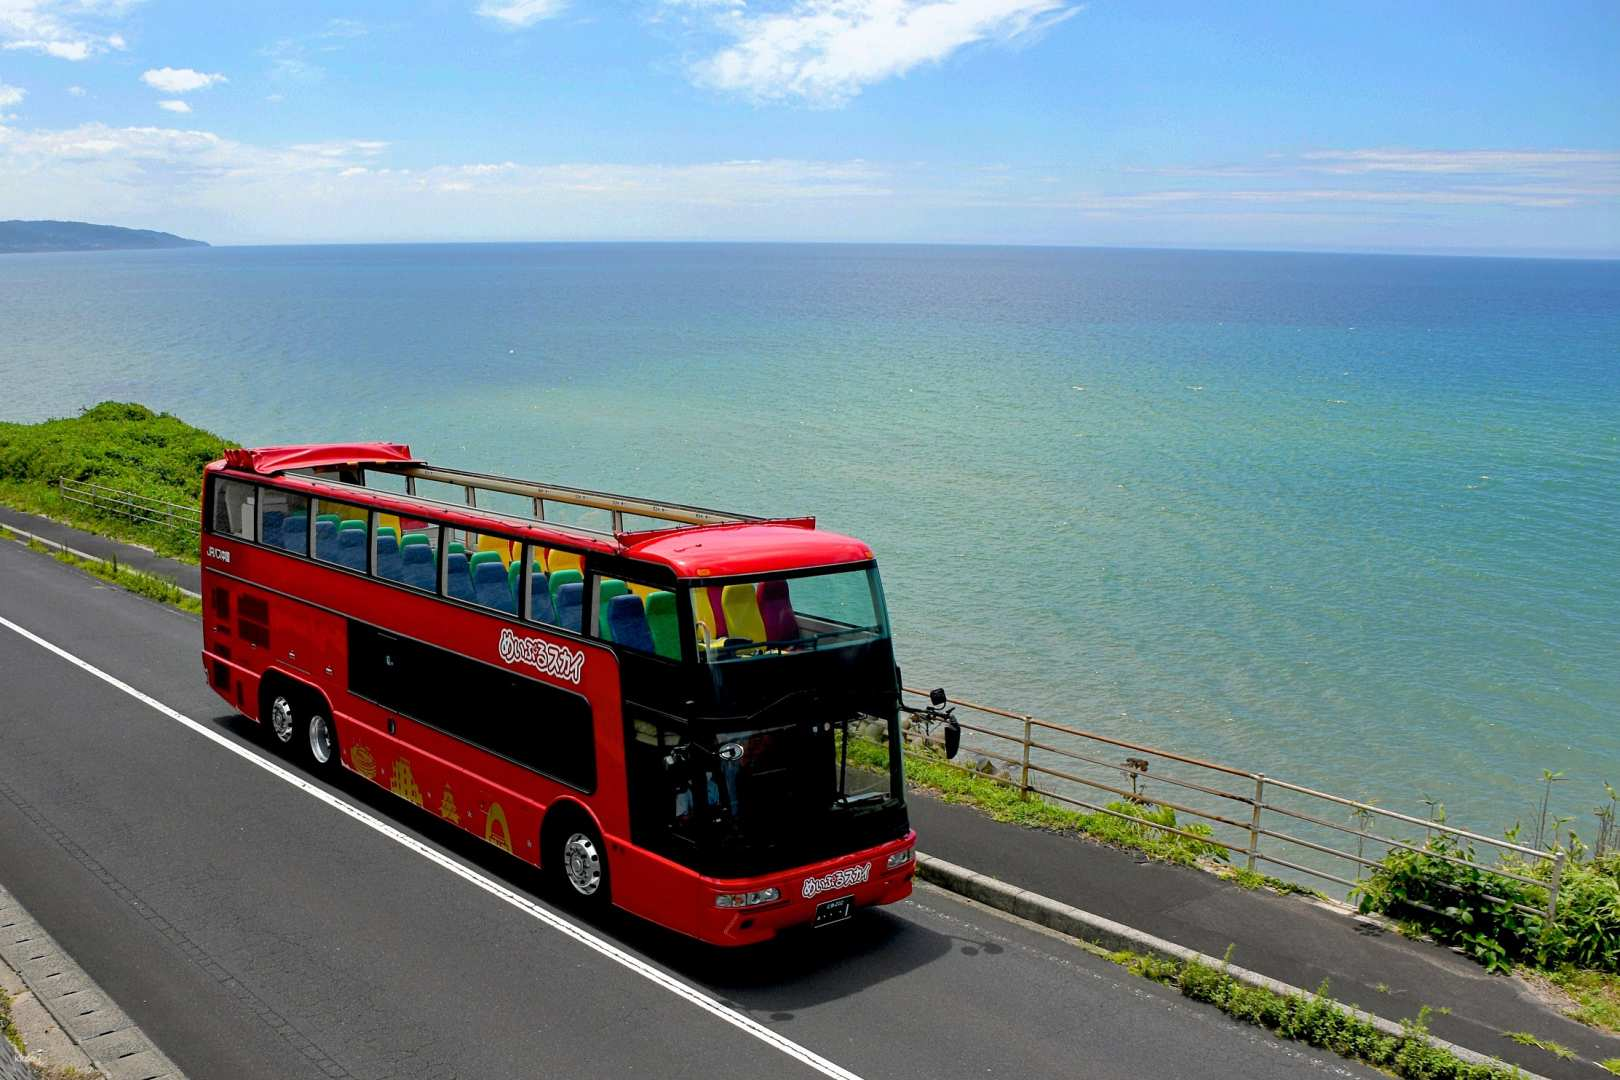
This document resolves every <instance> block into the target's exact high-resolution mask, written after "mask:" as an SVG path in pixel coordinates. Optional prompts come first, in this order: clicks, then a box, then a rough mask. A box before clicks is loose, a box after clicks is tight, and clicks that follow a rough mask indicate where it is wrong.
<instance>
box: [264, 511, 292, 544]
mask: <svg viewBox="0 0 1620 1080" xmlns="http://www.w3.org/2000/svg"><path fill="white" fill-rule="evenodd" d="M286 520H287V514H286V511H284V510H266V511H265V512H264V520H263V521H261V522H260V523H259V539H261V540H263V541H264V542H265V543H267V544H270V545H272V546H274V547H280V546H281V526H282V523H283V522H284V521H286Z"/></svg>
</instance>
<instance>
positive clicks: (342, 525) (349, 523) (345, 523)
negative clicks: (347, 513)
mask: <svg viewBox="0 0 1620 1080" xmlns="http://www.w3.org/2000/svg"><path fill="white" fill-rule="evenodd" d="M344 529H359V530H360V531H361V532H365V531H366V523H365V522H364V521H361V520H360V519H359V518H344V519H343V520H342V521H340V522H338V532H342V531H343V530H344Z"/></svg>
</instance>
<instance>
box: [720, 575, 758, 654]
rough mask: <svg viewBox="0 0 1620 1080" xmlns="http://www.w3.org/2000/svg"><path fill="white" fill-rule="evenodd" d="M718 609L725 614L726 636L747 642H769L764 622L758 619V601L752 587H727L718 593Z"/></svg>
mask: <svg viewBox="0 0 1620 1080" xmlns="http://www.w3.org/2000/svg"><path fill="white" fill-rule="evenodd" d="M720 607H721V609H722V610H724V611H725V613H726V636H727V637H731V638H738V637H740V638H747V639H748V640H749V641H769V640H770V639H769V638H768V637H767V636H766V635H765V620H763V619H761V618H760V617H759V601H758V600H757V599H756V598H755V597H754V587H753V586H752V585H727V586H726V587H725V588H724V589H723V590H721V592H720Z"/></svg>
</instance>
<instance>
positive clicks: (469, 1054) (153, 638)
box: [0, 543, 1377, 1080]
mask: <svg viewBox="0 0 1620 1080" xmlns="http://www.w3.org/2000/svg"><path fill="white" fill-rule="evenodd" d="M0 616H3V617H4V618H5V619H7V620H9V621H10V622H12V623H15V624H17V625H18V626H20V627H22V628H25V629H26V630H28V631H30V632H32V633H33V634H35V635H37V636H38V637H40V638H43V639H45V640H46V641H48V642H51V643H53V644H54V645H56V646H58V647H59V648H60V649H62V650H65V651H66V652H68V653H70V654H72V655H74V656H77V657H78V658H80V659H81V660H83V661H84V662H86V663H88V664H90V665H93V666H95V667H96V668H99V669H100V670H102V671H103V672H106V673H108V674H109V675H111V676H113V677H115V678H116V679H118V680H122V681H123V682H124V683H126V684H128V685H129V686H130V687H131V688H133V689H135V690H137V691H140V692H142V693H144V694H146V695H149V696H150V697H151V698H152V699H155V701H157V702H159V703H161V704H162V705H165V706H167V707H168V708H169V709H172V710H174V711H175V712H177V713H179V714H181V715H183V716H184V717H186V718H190V719H191V720H194V721H196V722H197V723H198V724H200V725H201V728H202V729H203V731H198V730H194V729H193V728H192V727H190V726H188V725H187V724H186V723H184V722H183V721H182V720H179V719H176V718H175V717H174V716H172V715H168V714H166V713H165V712H163V711H160V710H159V709H158V708H155V707H154V706H153V705H152V704H151V703H148V702H143V701H141V700H139V699H138V698H136V697H134V696H132V695H131V694H129V693H127V692H125V691H124V690H121V689H119V688H117V687H115V686H112V685H109V683H107V682H106V681H104V680H102V679H100V678H98V677H96V676H95V675H94V674H92V673H91V672H89V671H87V670H84V669H83V668H82V667H80V666H76V665H75V664H73V663H72V662H71V661H69V660H67V659H65V658H63V657H62V656H60V655H57V654H55V653H53V652H51V651H48V650H47V649H45V648H44V647H42V646H41V645H39V644H37V643H35V642H33V641H31V640H29V639H28V638H27V637H25V636H23V635H21V634H19V633H17V632H16V631H15V630H13V629H11V628H9V627H6V626H4V625H0V881H3V882H4V883H5V885H6V886H7V887H8V888H10V889H11V890H12V891H13V892H14V893H15V894H16V895H17V897H18V899H20V900H21V901H22V903H23V904H24V905H25V906H27V907H28V908H29V909H30V911H32V913H33V914H34V915H35V916H36V917H37V918H38V919H39V920H40V921H41V922H42V923H43V924H44V925H45V926H46V927H47V928H48V929H49V930H50V931H51V932H52V933H53V934H54V935H55V936H56V938H57V940H58V941H59V942H60V943H61V944H62V945H63V947H64V948H66V949H67V950H68V951H69V952H70V953H72V954H73V955H74V957H75V958H76V959H77V960H78V961H79V962H80V963H81V964H82V965H83V966H84V967H85V969H86V970H87V971H88V972H89V973H90V975H91V976H92V977H93V978H95V979H96V980H97V981H99V982H100V983H101V985H102V987H103V988H104V989H106V990H107V991H108V992H109V993H111V994H112V995H113V997H114V998H115V999H116V1000H117V1001H118V1002H119V1004H120V1005H121V1006H122V1007H123V1008H124V1009H125V1010H126V1011H128V1012H129V1013H130V1014H131V1016H133V1017H134V1018H135V1020H136V1021H137V1022H138V1023H140V1024H141V1025H142V1026H143V1027H144V1028H145V1029H146V1031H147V1033H148V1034H149V1035H150V1036H151V1037H152V1038H153V1040H154V1041H155V1042H156V1043H157V1044H158V1045H159V1046H160V1047H161V1048H162V1049H163V1050H164V1051H165V1052H166V1053H167V1054H168V1055H169V1056H170V1057H172V1058H173V1059H174V1060H175V1062H176V1063H177V1064H179V1065H180V1067H181V1068H183V1069H184V1070H186V1072H187V1073H188V1074H189V1075H190V1076H191V1077H193V1080H212V1078H216V1077H218V1078H230V1080H253V1078H265V1080H293V1078H299V1077H357V1078H366V1080H371V1078H380V1077H396V1076H397V1077H416V1076H422V1077H440V1076H443V1077H452V1076H456V1077H464V1078H478V1080H495V1078H501V1077H548V1078H550V1077H574V1076H578V1077H593V1078H596V1077H618V1076H654V1077H660V1078H663V1077H704V1078H710V1077H712V1078H729V1077H738V1078H749V1080H758V1078H760V1077H777V1076H787V1077H817V1076H829V1075H830V1076H846V1077H847V1076H849V1075H855V1076H859V1077H864V1078H867V1080H876V1078H880V1077H881V1078H890V1077H893V1078H900V1077H919V1078H930V1080H931V1078H939V1077H995V1076H1016V1077H1031V1076H1053V1077H1119V1078H1121V1080H1125V1078H1129V1080H1141V1078H1143V1077H1153V1078H1173V1077H1245V1078H1255V1080H1265V1078H1270V1077H1277V1078H1283V1077H1300V1076H1361V1077H1373V1076H1376V1075H1377V1074H1375V1073H1373V1072H1372V1071H1370V1070H1366V1069H1363V1068H1360V1067H1358V1066H1352V1065H1349V1064H1348V1063H1345V1062H1343V1061H1341V1060H1339V1059H1337V1058H1334V1057H1331V1056H1327V1055H1322V1054H1320V1053H1318V1052H1316V1051H1312V1050H1310V1049H1309V1048H1306V1047H1301V1046H1298V1045H1295V1044H1291V1043H1286V1042H1282V1041H1279V1040H1277V1039H1275V1038H1274V1037H1272V1036H1271V1035H1269V1034H1266V1033H1264V1032H1261V1031H1258V1030H1257V1029H1253V1028H1249V1027H1245V1026H1242V1025H1238V1024H1236V1023H1233V1022H1231V1021H1229V1020H1227V1019H1226V1018H1225V1017H1223V1016H1221V1015H1220V1014H1219V1013H1217V1012H1215V1011H1214V1010H1212V1009H1209V1008H1207V1007H1203V1006H1198V1005H1195V1004H1192V1003H1189V1002H1187V1001H1185V1000H1183V999H1182V998H1181V997H1180V996H1179V995H1177V994H1176V993H1174V992H1173V991H1167V990H1165V989H1163V988H1161V987H1158V986H1155V985H1153V984H1151V983H1148V982H1146V981H1144V980H1140V979H1136V978H1134V977H1132V976H1130V975H1127V974H1125V973H1123V972H1122V971H1120V970H1119V969H1118V968H1116V967H1114V966H1113V965H1111V964H1109V963H1107V962H1105V961H1102V960H1098V959H1096V958H1094V957H1092V956H1090V955H1089V954H1087V953H1085V952H1083V951H1081V950H1080V949H1078V948H1076V947H1074V946H1071V945H1069V944H1067V943H1065V942H1063V941H1061V940H1058V939H1056V938H1054V937H1051V936H1049V935H1047V934H1044V933H1041V932H1038V931H1035V930H1031V929H1028V928H1025V927H1023V926H1021V925H1018V924H1015V923H1011V922H1008V921H1006V920H1003V919H1001V918H999V917H998V916H995V915H993V914H991V913H989V912H986V911H984V910H983V909H980V908H976V907H975V906H973V905H970V904H966V903H964V902H961V901H959V900H957V899H956V898H954V897H952V896H949V895H948V894H945V893H941V892H937V891H933V890H926V889H925V890H919V892H918V894H917V895H916V896H915V897H914V898H913V899H912V900H911V901H909V902H907V903H904V904H900V905H895V906H893V907H891V908H887V909H882V910H878V911H873V912H867V913H863V915H862V916H861V917H859V918H857V919H855V920H853V921H852V922H851V923H850V924H847V925H846V926H843V927H840V928H837V929H829V930H824V931H819V932H815V933H806V934H802V935H798V936H795V937H792V938H790V939H787V940H783V941H780V942H776V943H772V944H770V945H766V946H762V947H758V948H755V949H753V950H750V951H748V952H745V953H741V954H739V953H734V952H719V951H713V950H708V949H706V948H704V947H701V946H697V945H694V944H691V943H688V942H686V941H684V940H683V939H678V938H675V937H673V936H672V935H669V934H666V933H664V932H662V931H659V930H657V929H655V928H653V927H650V926H647V925H646V924H643V923H640V922H638V921H636V920H633V919H630V918H629V917H618V916H616V917H611V918H608V919H606V920H603V921H602V922H600V923H597V924H593V925H590V926H585V927H583V929H582V930H578V931H575V930H573V929H571V928H570V927H568V926H566V925H563V924H560V923H559V922H558V921H557V919H558V916H557V915H556V914H555V911H556V909H555V908H554V907H553V906H552V905H551V904H549V903H547V902H546V901H545V900H544V898H543V896H542V894H541V893H540V892H539V891H538V883H537V882H536V881H535V877H534V875H532V874H531V873H530V872H529V871H527V869H526V868H525V867H523V866H522V865H521V864H519V863H517V862H515V861H512V860H510V859H509V858H508V857H506V856H504V855H502V854H501V853H499V852H497V851H495V850H494V849H492V848H489V847H488V846H486V845H484V844H482V843H479V842H478V841H476V840H473V839H471V838H468V837H466V836H464V835H463V834H461V833H459V832H456V831H454V830H450V829H447V828H441V827H440V825H439V823H438V822H437V820H436V819H435V818H433V817H431V816H429V815H428V814H426V813H424V812H421V811H418V810H415V809H414V808H412V807H410V806H409V805H408V804H406V803H403V802H400V801H399V800H396V799H394V798H393V796H391V795H389V794H387V793H386V792H383V791H381V790H380V789H376V788H373V787H370V786H368V785H365V784H364V783H362V782H359V781H358V780H354V779H353V778H350V779H351V782H345V783H342V784H339V785H337V786H336V787H333V786H331V785H327V784H324V783H322V782H320V781H317V780H314V779H313V778H312V777H309V776H308V775H307V774H305V773H303V772H301V771H299V770H298V769H297V767H292V766H289V767H288V768H289V769H290V771H291V772H292V773H293V774H294V775H295V778H296V779H298V780H301V781H303V785H304V786H300V785H299V784H297V783H293V782H289V779H288V778H286V777H285V776H282V775H277V774H276V773H275V772H273V771H269V770H266V769H264V768H261V767H259V766H258V765H256V764H255V762H254V760H249V759H244V757H243V756H241V755H240V754H239V753H233V752H232V748H233V747H234V748H237V749H238V750H243V749H245V750H246V751H248V752H249V753H251V754H252V755H254V756H255V759H262V758H270V757H271V756H270V755H269V753H268V751H266V750H264V749H262V748H261V746H260V745H259V744H258V743H257V742H256V740H255V738H254V733H253V731H252V725H251V724H248V723H247V722H246V721H244V720H242V719H241V718H240V717H237V716H234V715H233V714H232V713H231V712H230V711H229V710H228V709H227V708H226V707H225V706H224V704H223V703H222V702H221V701H220V700H219V699H218V698H216V697H215V696H214V695H213V694H212V693H211V692H210V691H209V690H208V689H207V688H206V687H205V686H204V685H203V673H202V667H201V662H200V660H199V658H198V649H199V638H200V633H199V627H198V624H197V622H196V621H195V620H194V619H192V618H191V617H189V616H186V615H183V614H180V613H178V612H176V611H173V610H171V609H168V608H165V607H162V606H159V605H156V604H153V603H151V602H149V601H146V600H142V599H140V598H138V597H134V596H131V595H129V594H127V593H124V592H122V591H121V590H118V589H115V588H110V587H107V586H104V585H102V584H100V583H99V582H96V581H95V580H94V579H91V578H89V577H87V576H85V575H82V574H80V573H78V572H77V571H73V570H70V569H68V568H66V567H63V566H61V565H59V564H57V563H55V562H54V561H52V560H50V559H49V558H47V557H45V556H42V555H39V554H37V553H35V552H30V551H28V550H26V549H25V548H22V547H21V546H20V545H15V544H11V543H0ZM204 732H208V733H214V734H216V735H218V736H220V737H221V739H222V740H224V741H225V742H226V743H228V744H229V745H220V744H219V743H217V742H215V741H213V740H211V739H210V738H209V737H208V735H207V734H205V733H204ZM272 760H277V759H272ZM333 801H340V802H341V803H342V804H344V805H346V806H348V807H350V808H352V809H353V811H354V812H353V813H345V812H343V809H342V808H341V807H340V806H334V805H332V802H333ZM372 821H380V823H381V825H380V828H379V826H378V825H375V824H372ZM486 883H487V884H486ZM501 892H507V893H508V895H506V896H502V895H499V893H501ZM574 925H575V926H578V925H579V924H577V923H575V924H574Z"/></svg>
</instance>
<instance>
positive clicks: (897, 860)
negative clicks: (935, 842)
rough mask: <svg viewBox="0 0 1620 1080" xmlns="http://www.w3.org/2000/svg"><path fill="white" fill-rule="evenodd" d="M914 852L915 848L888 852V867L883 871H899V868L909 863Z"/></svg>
mask: <svg viewBox="0 0 1620 1080" xmlns="http://www.w3.org/2000/svg"><path fill="white" fill-rule="evenodd" d="M915 851H916V848H911V847H903V848H901V849H900V850H899V851H891V852H889V865H887V866H885V867H884V868H883V869H884V870H885V871H889V870H898V869H900V867H902V866H904V865H906V863H908V862H910V861H911V856H912V854H913V853H914V852H915Z"/></svg>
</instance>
